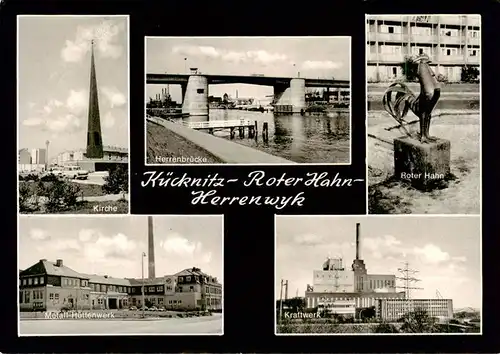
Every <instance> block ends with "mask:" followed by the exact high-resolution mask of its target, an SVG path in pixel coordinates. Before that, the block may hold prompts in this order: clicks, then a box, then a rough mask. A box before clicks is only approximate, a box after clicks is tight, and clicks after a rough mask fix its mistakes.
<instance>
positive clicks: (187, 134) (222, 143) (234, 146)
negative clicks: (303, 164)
mask: <svg viewBox="0 0 500 354" xmlns="http://www.w3.org/2000/svg"><path fill="white" fill-rule="evenodd" d="M146 119H147V120H149V121H151V122H153V123H156V124H159V125H162V126H164V127H165V128H167V129H168V130H170V131H172V132H173V133H175V134H177V135H179V136H181V137H183V138H184V139H186V140H189V141H191V142H192V143H193V144H196V145H198V146H199V147H201V148H202V149H205V150H207V151H208V152H210V153H211V154H213V155H214V156H215V157H217V158H219V159H221V160H222V161H224V162H226V163H239V164H274V165H278V164H295V162H293V161H290V160H287V159H284V158H281V157H278V156H274V155H271V154H268V153H265V152H263V151H260V150H256V149H253V148H251V147H248V146H245V145H241V144H238V143H234V142H232V141H229V140H225V139H223V138H218V137H216V136H213V135H211V134H207V133H202V132H200V131H198V130H195V129H190V128H188V127H186V126H184V125H183V124H178V123H174V122H169V121H167V120H164V119H162V118H157V117H152V116H149V115H147V116H146Z"/></svg>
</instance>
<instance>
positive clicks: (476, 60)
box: [467, 55, 481, 65]
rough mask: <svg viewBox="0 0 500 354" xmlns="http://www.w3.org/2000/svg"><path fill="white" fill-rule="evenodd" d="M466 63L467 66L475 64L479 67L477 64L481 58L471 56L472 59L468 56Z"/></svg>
mask: <svg viewBox="0 0 500 354" xmlns="http://www.w3.org/2000/svg"><path fill="white" fill-rule="evenodd" d="M467 63H469V64H477V65H479V64H480V63H481V57H480V56H478V55H476V56H473V57H471V56H469V57H468V58H467Z"/></svg>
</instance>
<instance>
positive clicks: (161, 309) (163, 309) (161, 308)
mask: <svg viewBox="0 0 500 354" xmlns="http://www.w3.org/2000/svg"><path fill="white" fill-rule="evenodd" d="M158 311H161V312H163V311H166V309H165V306H162V307H160V308H159V309H158Z"/></svg>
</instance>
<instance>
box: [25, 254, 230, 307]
mask: <svg viewBox="0 0 500 354" xmlns="http://www.w3.org/2000/svg"><path fill="white" fill-rule="evenodd" d="M143 289H144V302H145V303H146V305H149V306H153V305H154V306H156V307H164V308H165V309H170V310H198V309H200V310H201V309H207V310H222V284H220V283H219V282H218V280H217V278H215V277H212V276H210V275H208V274H205V273H203V272H202V271H201V270H200V269H199V268H195V267H193V268H190V269H184V270H182V271H181V272H179V273H177V274H174V275H167V276H164V277H160V278H154V279H144V282H143V281H142V279H127V278H114V277H110V276H108V275H104V276H102V275H95V274H85V273H79V272H76V271H74V270H73V269H71V268H69V267H67V266H65V265H64V264H63V261H62V260H61V259H59V260H57V261H56V262H55V263H54V262H50V261H47V260H46V259H42V260H40V261H39V262H38V263H36V264H34V265H33V266H31V267H29V268H27V269H25V270H24V271H21V272H20V273H19V306H20V310H21V311H36V310H39V311H58V310H61V309H73V310H97V309H99V310H104V309H124V308H128V307H130V306H137V307H142V306H143V305H144V303H143V296H142V291H143Z"/></svg>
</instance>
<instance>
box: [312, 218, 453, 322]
mask: <svg viewBox="0 0 500 354" xmlns="http://www.w3.org/2000/svg"><path fill="white" fill-rule="evenodd" d="M396 288H397V286H396V276H395V275H393V274H370V273H368V270H367V268H366V265H365V263H364V261H363V259H361V257H360V224H359V223H357V224H356V258H355V259H354V261H353V263H352V266H351V268H345V267H344V264H343V260H342V259H341V258H334V259H332V258H330V257H328V258H327V260H326V261H325V262H324V263H323V265H322V268H321V269H320V270H314V271H313V285H307V290H306V292H305V302H306V308H320V309H325V310H327V311H328V312H330V313H332V314H339V315H344V316H352V317H354V316H355V314H356V312H357V311H358V312H362V309H368V308H372V307H374V308H375V311H376V315H377V317H378V318H379V319H380V320H384V321H392V320H397V319H399V318H401V316H402V315H403V314H404V313H405V311H406V312H409V311H414V310H415V309H417V308H418V309H420V310H425V311H426V312H427V313H428V314H429V315H430V316H435V317H444V318H452V317H453V306H452V300H450V299H409V297H408V296H407V294H406V293H405V292H404V291H402V292H398V291H396Z"/></svg>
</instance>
